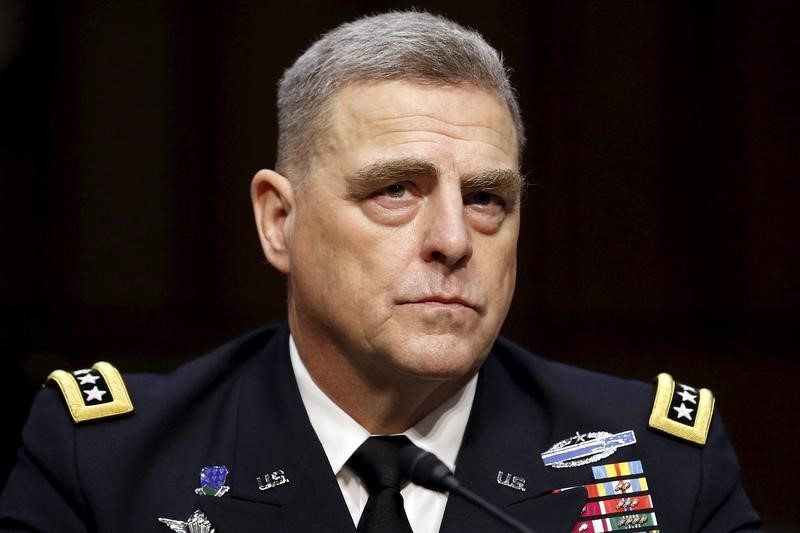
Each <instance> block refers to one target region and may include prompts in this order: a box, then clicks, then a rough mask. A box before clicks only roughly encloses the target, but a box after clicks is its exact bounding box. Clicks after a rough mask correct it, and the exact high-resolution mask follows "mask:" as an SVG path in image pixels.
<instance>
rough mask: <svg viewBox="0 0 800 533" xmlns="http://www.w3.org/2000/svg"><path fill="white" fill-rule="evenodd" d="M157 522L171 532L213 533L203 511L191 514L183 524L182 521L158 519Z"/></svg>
mask: <svg viewBox="0 0 800 533" xmlns="http://www.w3.org/2000/svg"><path fill="white" fill-rule="evenodd" d="M158 521H159V522H161V523H162V524H164V525H165V526H167V527H169V528H170V529H171V530H172V531H177V532H179V533H214V528H213V527H211V522H209V521H208V518H206V515H205V514H203V511H201V510H199V509H198V510H197V511H195V512H194V513H192V516H190V517H189V519H188V520H186V521H185V522H184V521H183V520H172V519H171V518H159V519H158Z"/></svg>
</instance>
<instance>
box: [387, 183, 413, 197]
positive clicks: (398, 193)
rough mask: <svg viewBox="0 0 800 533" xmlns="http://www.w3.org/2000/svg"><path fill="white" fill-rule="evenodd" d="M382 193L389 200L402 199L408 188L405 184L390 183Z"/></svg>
mask: <svg viewBox="0 0 800 533" xmlns="http://www.w3.org/2000/svg"><path fill="white" fill-rule="evenodd" d="M382 192H383V194H385V195H386V196H388V197H389V198H402V197H403V196H404V195H405V194H406V193H407V192H408V186H407V185H406V184H405V183H392V184H391V185H388V186H387V187H385V188H384V189H383V191H382Z"/></svg>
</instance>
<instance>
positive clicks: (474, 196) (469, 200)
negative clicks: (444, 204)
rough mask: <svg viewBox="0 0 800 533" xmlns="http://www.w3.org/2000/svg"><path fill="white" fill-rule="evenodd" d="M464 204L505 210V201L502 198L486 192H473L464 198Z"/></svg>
mask: <svg viewBox="0 0 800 533" xmlns="http://www.w3.org/2000/svg"><path fill="white" fill-rule="evenodd" d="M464 203H465V204H468V205H476V206H479V207H499V208H505V206H506V201H505V200H504V199H503V198H502V197H500V196H498V195H496V194H492V193H490V192H488V191H475V192H473V193H470V194H468V195H467V196H466V197H465V198H464Z"/></svg>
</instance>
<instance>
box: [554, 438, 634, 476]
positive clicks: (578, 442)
mask: <svg viewBox="0 0 800 533" xmlns="http://www.w3.org/2000/svg"><path fill="white" fill-rule="evenodd" d="M631 444H636V434H635V433H634V432H633V430H628V431H623V432H622V433H609V432H608V431H591V432H589V433H580V432H577V431H576V432H575V435H573V436H572V437H569V438H567V439H564V440H562V441H559V442H557V443H555V444H553V446H551V447H550V448H549V449H548V450H547V451H545V452H544V453H542V462H544V464H545V466H550V467H552V468H569V467H573V466H582V465H585V464H589V463H594V462H595V461H599V460H601V459H605V458H606V457H608V456H609V455H611V454H612V453H614V452H615V451H617V448H621V447H622V446H630V445H631Z"/></svg>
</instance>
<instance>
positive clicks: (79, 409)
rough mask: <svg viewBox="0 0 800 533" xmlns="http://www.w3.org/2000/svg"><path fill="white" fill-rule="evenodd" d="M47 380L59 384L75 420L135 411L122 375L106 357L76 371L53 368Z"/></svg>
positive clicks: (78, 421)
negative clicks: (107, 361) (105, 359)
mask: <svg viewBox="0 0 800 533" xmlns="http://www.w3.org/2000/svg"><path fill="white" fill-rule="evenodd" d="M47 381H53V382H55V383H56V385H58V388H59V389H60V390H61V394H63V395H64V401H65V402H66V404H67V408H68V409H69V414H70V415H71V416H72V420H73V421H74V422H75V423H76V424H79V423H81V422H88V421H89V420H97V419H100V418H108V417H112V416H119V415H123V414H127V413H132V412H133V403H132V402H131V398H130V396H129V395H128V389H127V388H126V387H125V382H124V381H122V376H121V375H120V373H119V371H118V370H117V369H116V368H114V367H113V366H111V365H110V364H108V363H105V362H103V361H100V362H98V363H95V364H94V366H92V368H84V369H83V370H76V371H74V372H65V371H64V370H54V371H53V372H51V373H50V375H49V376H47Z"/></svg>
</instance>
